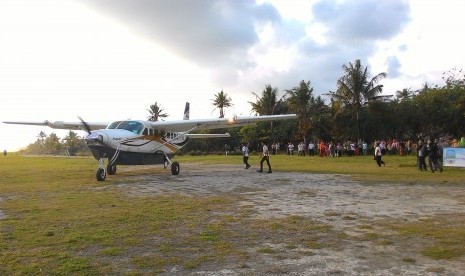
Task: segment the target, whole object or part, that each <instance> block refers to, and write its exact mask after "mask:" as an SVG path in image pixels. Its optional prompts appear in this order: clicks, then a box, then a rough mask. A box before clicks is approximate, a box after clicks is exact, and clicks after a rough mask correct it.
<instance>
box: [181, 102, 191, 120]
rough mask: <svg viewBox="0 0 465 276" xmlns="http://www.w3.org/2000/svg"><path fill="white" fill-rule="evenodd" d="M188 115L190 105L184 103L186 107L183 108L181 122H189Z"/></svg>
mask: <svg viewBox="0 0 465 276" xmlns="http://www.w3.org/2000/svg"><path fill="white" fill-rule="evenodd" d="M189 113H190V104H189V103H188V102H186V107H184V117H183V120H189Z"/></svg>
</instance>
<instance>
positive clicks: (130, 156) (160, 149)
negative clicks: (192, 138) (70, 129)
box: [86, 121, 188, 165]
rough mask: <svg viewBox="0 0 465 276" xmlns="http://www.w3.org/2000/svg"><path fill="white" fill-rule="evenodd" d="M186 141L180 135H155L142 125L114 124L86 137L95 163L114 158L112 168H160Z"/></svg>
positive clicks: (149, 128)
mask: <svg viewBox="0 0 465 276" xmlns="http://www.w3.org/2000/svg"><path fill="white" fill-rule="evenodd" d="M112 125H113V126H112ZM112 127H114V128H112ZM187 141H188V138H187V137H186V136H185V135H184V133H182V132H170V133H158V132H157V131H156V130H155V129H153V128H152V127H151V126H150V125H148V124H145V123H144V121H119V122H115V123H112V124H110V125H109V127H108V128H106V129H101V130H95V131H92V132H91V133H90V134H89V135H88V136H87V137H86V143H87V146H88V147H89V149H90V150H91V152H92V154H93V156H94V158H95V159H97V160H99V159H101V158H109V159H112V158H113V157H115V158H116V159H115V160H112V163H113V164H115V165H146V164H163V163H165V162H166V157H168V158H172V157H173V156H174V155H175V154H176V152H177V151H178V150H180V149H181V148H182V147H183V146H184V145H186V144H187ZM115 153H116V155H115Z"/></svg>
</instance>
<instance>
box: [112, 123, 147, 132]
mask: <svg viewBox="0 0 465 276" xmlns="http://www.w3.org/2000/svg"><path fill="white" fill-rule="evenodd" d="M107 129H124V130H128V131H131V132H132V133H135V134H141V133H142V131H143V130H144V125H143V124H142V123H140V122H137V121H116V122H113V123H111V124H110V125H108V127H107Z"/></svg>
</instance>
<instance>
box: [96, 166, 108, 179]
mask: <svg viewBox="0 0 465 276" xmlns="http://www.w3.org/2000/svg"><path fill="white" fill-rule="evenodd" d="M96 176H97V181H104V180H105V178H106V177H107V172H106V171H105V170H104V169H102V168H99V169H98V170H97V174H96Z"/></svg>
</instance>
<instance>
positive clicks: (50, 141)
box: [45, 133, 62, 154]
mask: <svg viewBox="0 0 465 276" xmlns="http://www.w3.org/2000/svg"><path fill="white" fill-rule="evenodd" d="M61 149H62V144H61V142H60V138H59V137H58V136H57V135H56V134H55V133H51V134H50V135H49V136H48V137H47V138H46V139H45V151H46V153H49V154H60V151H61Z"/></svg>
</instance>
